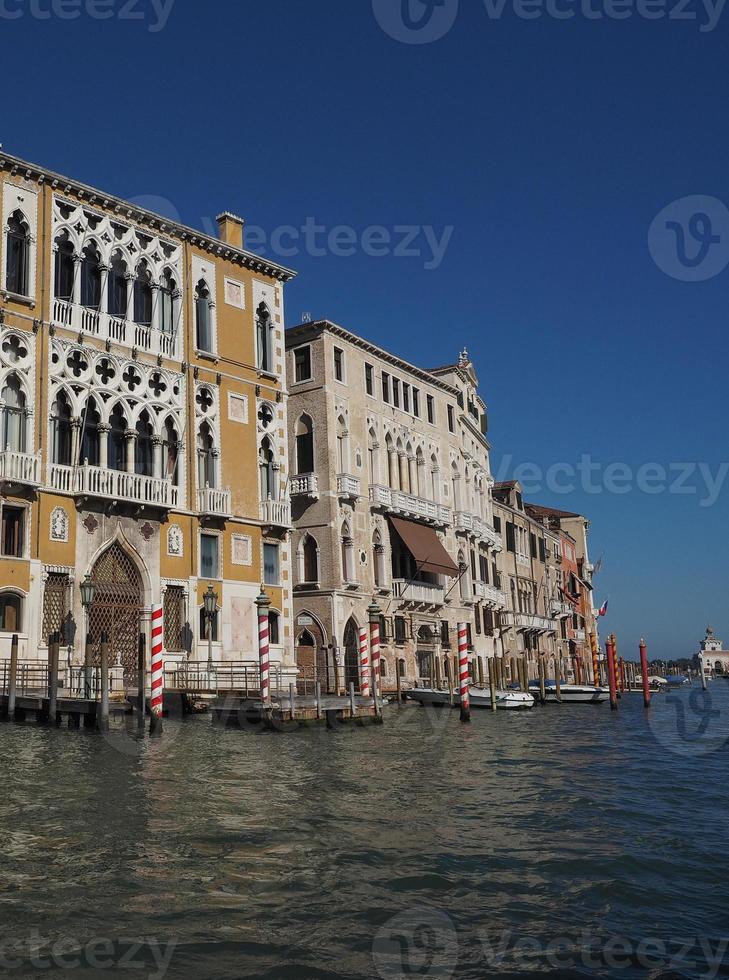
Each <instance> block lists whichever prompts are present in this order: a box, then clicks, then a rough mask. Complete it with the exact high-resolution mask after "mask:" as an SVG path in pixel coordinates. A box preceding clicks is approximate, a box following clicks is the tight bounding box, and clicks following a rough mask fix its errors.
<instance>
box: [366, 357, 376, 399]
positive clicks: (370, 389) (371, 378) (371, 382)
mask: <svg viewBox="0 0 729 980" xmlns="http://www.w3.org/2000/svg"><path fill="white" fill-rule="evenodd" d="M365 390H366V392H367V394H368V395H374V393H375V369H374V368H373V367H372V365H371V364H365Z"/></svg>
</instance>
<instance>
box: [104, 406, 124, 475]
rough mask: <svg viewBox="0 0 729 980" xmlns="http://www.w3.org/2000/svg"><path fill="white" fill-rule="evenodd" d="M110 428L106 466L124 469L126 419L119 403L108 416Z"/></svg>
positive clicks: (113, 468) (111, 468)
mask: <svg viewBox="0 0 729 980" xmlns="http://www.w3.org/2000/svg"><path fill="white" fill-rule="evenodd" d="M109 423H110V425H111V430H110V431H109V443H108V466H109V469H110V470H125V469H126V436H125V433H126V431H127V420H126V418H125V417H124V410H123V408H122V407H121V405H115V406H114V410H113V412H112V413H111V416H110V418H109Z"/></svg>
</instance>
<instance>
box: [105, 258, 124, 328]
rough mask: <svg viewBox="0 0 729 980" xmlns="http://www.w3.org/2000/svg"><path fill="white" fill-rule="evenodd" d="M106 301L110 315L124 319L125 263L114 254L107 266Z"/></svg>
mask: <svg viewBox="0 0 729 980" xmlns="http://www.w3.org/2000/svg"><path fill="white" fill-rule="evenodd" d="M107 289H108V303H109V314H110V316H115V317H119V319H121V320H126V317H127V265H126V262H125V261H124V259H123V258H122V257H121V256H120V255H118V254H117V255H115V256H114V258H113V259H112V260H111V266H110V267H109V282H108V287H107Z"/></svg>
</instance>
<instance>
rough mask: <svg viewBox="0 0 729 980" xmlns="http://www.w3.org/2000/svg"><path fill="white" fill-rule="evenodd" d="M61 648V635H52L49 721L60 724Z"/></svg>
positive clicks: (49, 651)
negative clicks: (59, 663) (59, 683)
mask: <svg viewBox="0 0 729 980" xmlns="http://www.w3.org/2000/svg"><path fill="white" fill-rule="evenodd" d="M60 646H61V637H60V634H59V633H52V634H51V636H50V638H49V640H48V721H49V722H50V723H51V725H56V724H58V654H59V650H60Z"/></svg>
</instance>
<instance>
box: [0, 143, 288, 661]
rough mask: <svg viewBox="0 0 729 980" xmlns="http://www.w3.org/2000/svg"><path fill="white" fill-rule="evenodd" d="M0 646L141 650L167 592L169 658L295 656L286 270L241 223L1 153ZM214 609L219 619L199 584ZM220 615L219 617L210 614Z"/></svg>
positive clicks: (124, 657) (75, 651) (27, 650)
mask: <svg viewBox="0 0 729 980" xmlns="http://www.w3.org/2000/svg"><path fill="white" fill-rule="evenodd" d="M0 228H1V234H0V414H1V418H0V425H1V427H2V446H1V447H0V483H1V485H2V499H1V504H0V516H1V519H2V535H1V539H0V657H7V656H8V655H9V648H10V641H11V636H12V635H13V634H14V633H17V634H18V635H19V637H20V655H21V658H22V659H34V658H36V657H45V656H46V644H47V638H48V635H49V634H50V633H52V632H54V631H60V632H61V634H62V640H63V650H64V661H65V660H66V658H67V659H68V662H69V663H79V662H80V661H81V658H82V656H83V645H84V640H83V638H84V634H85V628H86V622H85V611H84V609H83V608H82V605H81V592H80V584H81V582H82V581H83V580H84V579H85V578H86V577H87V576H89V577H90V579H91V581H92V582H93V583H94V586H95V590H96V595H95V601H94V603H93V605H92V607H91V609H90V611H89V621H90V628H91V633H92V635H93V637H94V643H95V647H96V649H97V650H98V642H99V638H100V633H101V631H102V630H105V631H107V632H108V633H109V634H110V641H111V652H112V656H113V657H114V659H115V661H118V662H119V663H120V664H122V665H123V666H124V667H126V668H131V667H132V666H133V664H134V660H135V649H136V643H137V636H138V633H139V631H140V630H142V631H145V632H146V631H148V627H149V617H150V609H151V606H152V605H153V604H154V603H162V604H163V605H164V610H165V626H166V646H167V650H168V665H174V664H175V663H182V662H185V661H188V660H190V661H193V662H196V661H202V662H203V663H204V662H206V661H207V658H208V649H209V642H208V641H210V646H211V648H212V657H213V660H214V661H215V662H220V661H241V660H250V659H252V658H256V657H257V628H256V618H255V617H256V607H255V602H254V600H255V597H256V595H257V594H258V593H259V591H260V587H261V582H264V583H265V587H266V590H267V592H268V595H269V598H270V600H271V603H272V611H271V629H272V633H273V637H272V639H273V650H272V656H273V660H274V662H275V663H277V664H282V665H284V666H285V667H287V668H289V669H291V668H292V667H293V662H292V655H291V651H292V650H293V634H292V597H291V583H290V580H289V567H290V563H289V552H288V533H289V530H290V509H289V501H288V497H287V492H286V488H287V479H288V477H287V462H288V446H287V425H286V377H285V368H284V339H283V332H284V326H285V325H284V300H283V289H284V285H285V283H286V282H287V281H288V280H290V279H291V277H292V275H293V273H291V272H290V271H289V270H287V269H285V268H283V267H281V266H279V265H277V264H276V263H273V262H270V261H268V260H265V259H262V258H260V257H258V256H256V255H253V254H251V253H250V252H248V251H246V249H245V247H244V242H243V222H242V220H241V219H239V218H237V217H236V216H235V215H232V214H227V213H226V214H223V215H221V216H220V218H219V229H220V230H219V237H217V238H215V237H211V236H209V235H204V234H201V233H200V232H198V231H195V230H194V229H191V228H187V227H184V226H182V225H179V224H176V223H174V222H171V221H169V220H167V219H166V218H163V217H161V216H159V215H156V214H153V213H151V212H149V211H145V210H143V209H141V208H139V207H136V206H134V205H133V204H130V203H128V202H125V201H123V200H121V199H119V198H116V197H114V196H113V195H110V194H107V193H105V192H103V191H100V190H97V189H95V188H92V187H89V186H86V185H84V184H82V183H80V182H79V181H76V180H73V179H72V178H67V177H63V176H60V175H59V174H56V173H53V172H51V171H49V170H46V169H44V168H42V167H38V166H35V165H33V164H29V163H26V162H24V161H21V160H18V159H16V158H14V157H11V156H8V155H7V154H2V153H0ZM209 588H212V589H213V590H214V593H215V595H216V596H217V605H218V610H217V612H216V613H215V614H214V616H213V617H212V621H210V622H209V620H208V619H206V617H205V615H204V612H203V596H204V595H205V593H206V592H207V590H208V589H209ZM208 624H209V625H210V631H208Z"/></svg>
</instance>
